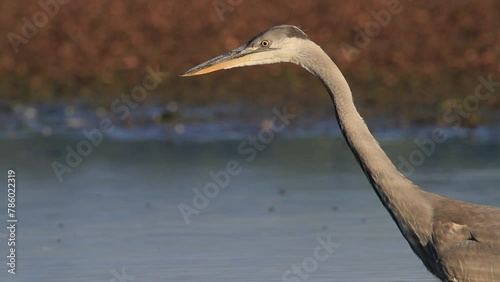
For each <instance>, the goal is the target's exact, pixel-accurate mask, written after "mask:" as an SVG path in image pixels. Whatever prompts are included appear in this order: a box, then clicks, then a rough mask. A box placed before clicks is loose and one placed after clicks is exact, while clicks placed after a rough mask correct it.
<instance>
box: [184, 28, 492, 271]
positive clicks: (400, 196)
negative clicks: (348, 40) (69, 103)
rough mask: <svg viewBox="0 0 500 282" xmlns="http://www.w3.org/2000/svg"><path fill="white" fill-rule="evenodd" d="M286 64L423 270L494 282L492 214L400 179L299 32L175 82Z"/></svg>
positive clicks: (342, 86)
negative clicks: (325, 104)
mask: <svg viewBox="0 0 500 282" xmlns="http://www.w3.org/2000/svg"><path fill="white" fill-rule="evenodd" d="M280 62H290V63H294V64H297V65H300V66H302V67H303V68H305V69H306V70H308V71H309V72H310V73H312V74H313V75H315V76H317V77H318V78H319V80H321V82H322V83H323V85H324V86H325V88H326V90H327V91H328V93H329V95H330V98H331V100H332V102H333V106H334V110H335V114H336V116H337V122H338V124H339V126H340V129H341V131H342V134H343V136H344V138H345V140H346V141H347V144H348V145H349V147H350V148H351V151H352V153H353V154H354V157H355V158H356V160H357V162H358V163H359V165H360V166H361V169H362V170H363V172H364V174H365V175H366V177H367V178H368V181H369V182H370V184H371V186H372V187H373V189H374V191H375V193H376V194H377V196H378V197H379V199H380V201H381V202H382V204H383V205H384V207H385V208H386V209H387V211H388V212H389V214H390V215H391V217H392V219H393V220H394V222H395V223H396V225H397V226H398V228H399V230H400V231H401V234H402V235H403V236H404V238H405V239H406V240H407V242H408V244H409V245H410V247H411V249H412V250H413V252H414V253H415V254H416V255H417V256H418V257H419V258H420V260H422V262H423V264H424V265H425V267H426V268H427V269H428V270H429V271H430V272H431V273H432V274H434V275H435V276H436V277H438V278H439V279H441V280H442V281H500V209H499V208H496V207H490V206H482V205H476V204H472V203H466V202H462V201H458V200H455V199H450V198H446V197H443V196H440V195H437V194H434V193H430V192H427V191H424V190H422V189H421V188H419V187H418V186H417V185H415V184H413V183H412V182H411V181H410V180H409V179H407V178H406V177H405V176H404V175H402V174H401V173H400V172H399V171H398V170H397V169H396V167H395V166H394V164H393V163H392V162H391V160H390V159H389V158H388V157H387V155H386V154H385V153H384V151H383V150H382V148H381V147H380V146H379V144H378V142H377V141H376V140H375V138H374V137H373V136H372V134H371V133H370V131H369V129H368V127H367V126H366V124H365V122H364V121H363V118H362V117H361V115H360V114H359V113H358V111H357V110H356V107H355V105H354V102H353V97H352V94H351V90H350V88H349V85H348V83H347V81H346V79H345V78H344V76H343V75H342V73H341V72H340V70H339V68H338V67H337V66H336V64H335V63H334V62H333V61H332V60H331V59H330V57H329V56H328V55H327V54H326V53H325V52H324V51H323V50H322V49H321V47H319V46H318V45H317V44H316V43H314V42H313V41H311V40H310V39H309V38H308V36H307V35H306V34H305V33H304V32H303V31H302V30H300V29H299V28H297V27H295V26H291V25H280V26H275V27H272V28H270V29H268V30H266V31H264V32H262V33H260V34H258V35H257V36H255V37H254V38H252V39H251V40H250V41H248V42H247V43H246V44H244V45H242V46H240V47H238V48H236V49H234V50H231V51H229V52H227V53H225V54H223V55H221V56H218V57H215V58H213V59H211V60H209V61H207V62H205V63H202V64H200V65H198V66H196V67H193V68H191V69H190V70H188V71H187V72H186V73H184V74H183V76H194V75H201V74H206V73H210V72H213V71H216V70H220V69H230V68H234V67H243V66H253V65H263V64H273V63H280Z"/></svg>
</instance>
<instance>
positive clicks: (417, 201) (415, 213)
mask: <svg viewBox="0 0 500 282" xmlns="http://www.w3.org/2000/svg"><path fill="white" fill-rule="evenodd" d="M315 46H317V45H315ZM313 50H314V51H313V52H315V53H316V54H309V55H308V58H309V60H306V61H309V62H310V63H308V65H303V66H304V67H305V68H306V69H308V70H309V71H310V72H312V73H313V74H315V75H316V76H318V77H319V78H320V80H321V81H322V82H323V84H324V85H325V87H326V88H327V90H328V93H329V94H330V97H331V99H332V102H333V105H334V107H335V113H336V116H337V122H338V124H339V126H340V129H341V130H342V134H343V135H344V138H345V139H346V141H347V143H348V145H349V147H350V148H351V151H352V152H353V154H354V156H355V158H356V160H357V162H358V163H359V165H360V166H361V168H362V169H363V171H364V173H365V175H366V177H367V178H368V181H369V182H370V184H371V185H372V187H373V189H374V190H375V192H376V193H377V195H378V197H379V199H380V200H381V201H382V203H383V204H384V206H385V208H386V209H387V211H388V212H389V213H390V214H391V216H392V218H393V219H394V221H396V223H397V224H398V227H399V228H400V230H401V232H402V233H403V235H404V236H405V237H406V238H407V240H408V241H410V240H413V239H416V238H408V237H414V236H415V235H416V236H417V237H418V238H419V239H420V240H425V238H424V237H426V235H428V234H422V233H421V232H420V231H419V230H413V229H412V226H421V227H424V226H426V224H430V219H431V214H432V210H431V208H430V206H429V205H428V203H426V201H425V200H424V199H423V197H424V194H423V191H422V190H420V189H419V188H418V187H417V186H416V185H414V184H413V183H412V182H411V181H410V180H408V179H407V178H405V177H404V176H403V175H402V174H401V173H400V172H399V171H398V170H397V169H396V167H395V166H394V164H393V163H392V162H391V160H390V159H389V157H387V155H386V154H385V153H384V151H383V150H382V148H381V147H380V146H379V144H378V142H377V140H375V138H374V137H373V135H372V134H371V133H370V131H369V129H368V127H367V125H366V124H365V122H364V121H363V118H362V117H361V115H360V114H359V113H358V111H357V109H356V107H355V105H354V102H353V98H352V94H351V90H350V88H349V85H348V84H347V81H346V79H345V78H344V76H343V75H342V73H341V72H340V70H339V69H338V67H337V66H336V65H335V63H334V62H333V61H332V60H331V59H330V57H328V55H327V54H326V53H325V52H324V51H323V50H322V49H321V48H320V47H319V46H317V48H316V47H315V48H313ZM311 58H314V59H311ZM325 62H329V64H325ZM407 229H411V232H409V233H408V232H407Z"/></svg>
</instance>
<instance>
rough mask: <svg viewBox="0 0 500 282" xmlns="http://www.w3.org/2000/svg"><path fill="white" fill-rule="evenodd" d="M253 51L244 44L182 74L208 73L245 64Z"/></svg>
mask: <svg viewBox="0 0 500 282" xmlns="http://www.w3.org/2000/svg"><path fill="white" fill-rule="evenodd" d="M249 54H251V52H248V50H246V46H245V45H243V46H241V47H238V48H236V49H234V50H231V51H229V52H227V53H226V54H224V55H220V56H218V57H215V58H213V59H211V60H208V61H206V62H204V63H202V64H199V65H197V66H196V67H193V68H191V69H190V70H188V71H187V72H185V73H184V74H183V75H181V76H194V75H200V74H206V73H210V72H214V71H217V70H221V69H230V68H234V67H237V66H240V65H242V64H244V63H245V62H248V61H249V60H250V56H248V55H249Z"/></svg>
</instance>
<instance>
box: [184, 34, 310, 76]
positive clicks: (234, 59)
mask: <svg viewBox="0 0 500 282" xmlns="http://www.w3.org/2000/svg"><path fill="white" fill-rule="evenodd" d="M306 40H307V41H308V38H307V35H306V34H305V33H304V32H303V31H302V30H300V29H299V28H298V27H296V26H292V25H280V26H275V27H272V28H270V29H268V30H266V31H264V32H262V33H260V34H259V35H257V36H255V37H254V38H252V39H251V40H250V41H248V42H247V43H246V44H243V45H242V46H240V47H238V48H236V49H233V50H231V51H229V52H227V53H225V54H223V55H220V56H218V57H215V58H213V59H211V60H208V61H206V62H204V63H202V64H199V65H197V66H195V67H193V68H191V69H190V70H188V71H186V72H185V73H184V74H183V75H182V76H194V75H201V74H206V73H210V72H214V71H217V70H221V69H230V68H235V67H243V66H254V65H264V64H272V63H279V62H294V61H295V60H294V57H295V56H297V54H298V52H297V48H298V47H299V46H300V45H301V44H300V43H301V42H303V41H306Z"/></svg>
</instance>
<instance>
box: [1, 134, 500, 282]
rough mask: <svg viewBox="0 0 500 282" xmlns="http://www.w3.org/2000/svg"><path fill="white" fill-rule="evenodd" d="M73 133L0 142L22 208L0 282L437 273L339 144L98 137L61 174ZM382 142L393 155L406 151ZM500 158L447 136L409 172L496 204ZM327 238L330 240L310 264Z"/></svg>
mask: <svg viewBox="0 0 500 282" xmlns="http://www.w3.org/2000/svg"><path fill="white" fill-rule="evenodd" d="M78 140H79V139H66V138H63V137H59V138H57V137H54V138H45V139H43V138H40V139H39V138H30V139H18V140H10V139H3V140H0V156H1V162H0V172H1V173H3V174H5V175H6V170H7V168H14V169H16V170H17V176H18V177H17V179H18V204H19V205H18V217H19V223H18V224H19V227H18V261H19V264H18V274H17V275H15V276H11V275H8V274H6V272H5V271H1V272H0V280H1V281H54V282H55V281H64V282H67V281H283V280H282V277H283V274H284V273H285V271H287V270H289V271H290V272H291V273H292V274H290V273H288V276H287V275H285V276H286V277H289V278H290V279H291V278H295V279H296V280H289V281H436V280H435V279H434V278H433V277H432V276H431V275H430V274H428V273H427V271H426V270H425V268H424V267H423V265H422V263H421V262H420V261H419V260H418V259H417V257H416V256H415V255H414V254H413V253H412V252H411V250H410V248H409V247H408V245H407V243H406V242H405V241H404V239H403V238H402V236H401V235H400V233H399V231H398V229H397V227H396V225H395V224H394V223H393V222H392V221H391V219H390V217H389V215H388V214H387V212H386V211H385V210H384V209H383V207H382V205H381V204H380V202H379V200H378V198H377V197H376V196H375V193H374V192H373V191H372V190H371V188H370V187H369V185H368V182H367V180H366V179H365V178H364V175H363V174H362V172H361V170H360V169H359V168H358V166H357V164H356V163H355V162H354V158H353V157H352V156H351V154H350V151H349V150H348V148H347V147H346V145H345V142H344V141H343V140H341V139H338V138H331V137H328V138H309V139H287V138H285V139H283V138H277V139H276V140H274V141H273V142H272V143H271V144H269V145H267V146H266V147H265V149H263V150H262V151H258V152H257V154H256V156H255V159H254V160H253V161H251V162H247V161H246V158H245V157H246V156H242V155H240V154H239V153H238V150H237V148H238V145H239V144H240V141H218V142H213V143H200V142H195V143H166V142H163V141H134V142H126V141H114V140H105V141H104V142H103V143H102V144H101V145H100V146H99V147H96V148H94V150H93V152H92V153H91V154H90V155H89V156H88V157H86V158H84V159H83V161H82V163H81V165H80V166H79V167H77V168H75V169H74V171H73V172H71V173H67V174H65V176H64V180H63V182H62V183H60V182H59V181H58V180H57V178H56V176H55V174H54V172H53V171H52V167H51V163H52V161H54V160H62V159H63V158H64V154H65V151H64V149H63V148H64V147H65V146H66V145H70V144H75V143H76V142H77V141H78ZM382 145H383V147H384V149H386V150H387V152H388V154H389V155H390V156H391V158H393V159H395V160H396V159H397V156H398V155H400V154H401V155H403V156H408V155H409V153H410V152H411V150H413V149H414V148H415V145H414V143H413V142H412V141H406V140H403V141H398V140H390V141H385V142H382ZM499 155H500V144H499V142H498V141H488V142H486V141H484V142H483V141H481V142H478V143H474V144H470V143H461V142H460V141H454V140H448V141H447V142H446V143H445V144H440V145H439V147H438V148H436V152H435V153H434V154H433V155H431V156H430V157H428V158H427V159H426V160H425V162H424V164H422V165H421V166H419V167H417V168H416V171H415V173H414V174H413V175H412V176H411V178H412V179H413V180H414V181H415V182H416V183H417V184H420V185H421V186H423V187H425V189H426V190H429V191H433V192H436V193H440V194H443V195H446V196H450V197H454V198H458V199H461V200H466V201H470V202H475V203H479V204H489V205H494V206H500V191H499V190H498V189H499V188H498V183H499V182H500V163H499V161H498V160H499V159H500V158H499ZM229 161H235V162H238V164H239V168H240V169H241V172H240V173H239V174H238V175H234V176H231V179H230V181H229V184H228V185H227V187H226V188H224V189H222V190H221V191H220V192H219V194H218V195H217V196H216V197H214V198H211V199H208V201H209V203H208V204H207V205H206V207H203V208H201V209H199V210H197V211H198V213H196V214H193V215H191V216H190V220H191V222H190V224H189V225H186V223H185V221H184V219H183V217H182V215H181V213H180V211H179V209H178V205H179V204H181V203H184V204H186V205H189V206H193V202H192V201H193V197H194V192H193V188H198V189H203V187H204V186H205V185H206V184H207V183H208V182H210V181H212V179H211V177H210V176H209V173H210V172H211V171H213V172H214V173H217V172H218V171H221V170H224V169H225V168H226V165H227V163H228V162H229ZM0 178H1V179H4V180H5V176H2V177H0ZM3 182H4V183H5V181H3ZM2 193H3V192H2ZM2 199H5V198H4V196H2ZM5 205H6V202H5V201H4V200H2V201H1V203H0V210H2V211H5V209H6V207H5ZM3 214H4V213H2V217H1V218H4V216H3ZM3 233H4V235H5V231H3ZM327 238H330V240H331V242H332V243H334V244H336V245H335V246H336V247H335V248H334V249H333V252H331V254H329V253H327V251H326V250H325V249H323V250H322V251H321V252H320V254H321V255H323V257H325V256H324V255H325V254H329V256H327V257H326V258H325V259H324V260H321V261H320V260H318V259H315V249H316V248H317V247H318V245H319V244H320V243H319V241H318V240H327ZM0 240H2V243H1V246H2V247H1V250H2V251H1V253H2V254H3V255H5V249H6V246H5V242H4V238H0ZM3 255H2V256H3ZM4 267H5V264H4ZM294 267H298V268H299V270H295V273H298V272H297V271H302V272H301V273H300V275H301V276H299V274H293V273H294V272H293V271H294V269H296V268H294ZM309 271H310V272H309ZM300 277H301V278H300ZM7 279H8V280H7ZM120 279H121V280H120Z"/></svg>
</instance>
